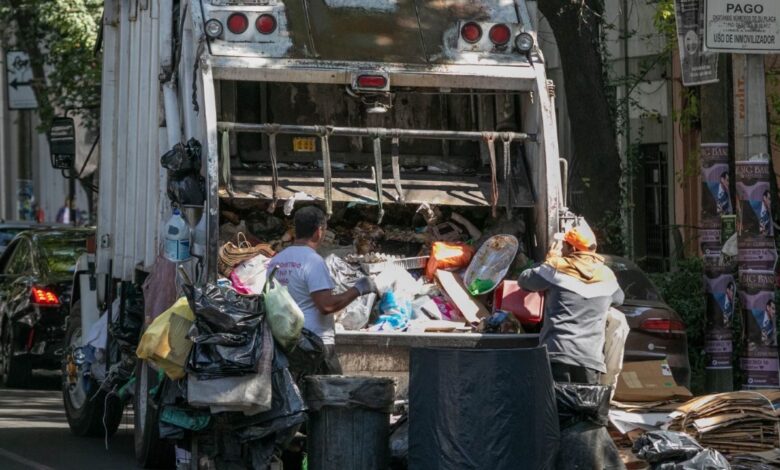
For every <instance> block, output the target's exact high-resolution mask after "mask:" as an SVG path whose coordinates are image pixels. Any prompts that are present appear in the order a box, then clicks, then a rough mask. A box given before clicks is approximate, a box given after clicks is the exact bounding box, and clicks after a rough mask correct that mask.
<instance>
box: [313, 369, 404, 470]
mask: <svg viewBox="0 0 780 470" xmlns="http://www.w3.org/2000/svg"><path fill="white" fill-rule="evenodd" d="M305 389H306V405H307V406H308V407H309V425H308V426H309V435H308V442H307V448H308V468H309V470H333V469H339V470H366V469H386V468H388V465H389V462H390V449H389V447H388V439H389V437H390V412H391V411H392V407H393V398H394V395H395V391H394V385H393V380H392V379H388V378H376V377H345V376H337V375H329V376H324V375H323V376H316V375H315V376H311V377H308V378H306V386H305Z"/></svg>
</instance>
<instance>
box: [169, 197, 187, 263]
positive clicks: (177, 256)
mask: <svg viewBox="0 0 780 470" xmlns="http://www.w3.org/2000/svg"><path fill="white" fill-rule="evenodd" d="M164 236H165V245H164V255H165V257H166V258H168V259H169V260H171V261H173V262H175V263H180V262H182V261H187V260H188V259H190V227H189V225H187V221H185V220H184V217H182V216H181V211H179V209H174V210H173V215H172V216H171V218H170V219H168V222H167V223H166V224H165V229H164Z"/></svg>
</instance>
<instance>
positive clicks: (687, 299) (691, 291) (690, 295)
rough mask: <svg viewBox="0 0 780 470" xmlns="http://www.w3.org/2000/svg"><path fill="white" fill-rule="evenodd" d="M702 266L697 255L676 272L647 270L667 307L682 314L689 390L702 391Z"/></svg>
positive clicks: (703, 324)
mask: <svg viewBox="0 0 780 470" xmlns="http://www.w3.org/2000/svg"><path fill="white" fill-rule="evenodd" d="M703 275H704V265H703V263H702V260H701V259H699V258H691V259H685V260H682V261H680V262H679V263H678V264H677V269H676V270H675V271H671V272H666V273H656V274H654V273H649V276H650V277H651V279H652V280H653V282H654V283H655V284H656V286H658V289H659V290H660V291H661V295H662V296H663V298H664V300H665V301H666V303H667V304H669V306H670V307H672V308H673V309H674V310H675V311H676V312H677V313H678V314H679V315H680V317H682V319H683V321H684V322H685V325H686V332H687V334H688V359H689V360H690V362H691V391H692V392H693V394H694V395H697V394H701V393H703V392H704V365H705V364H704V359H705V358H704V329H705V326H706V321H707V305H706V301H705V297H704V283H703V282H702V276H703Z"/></svg>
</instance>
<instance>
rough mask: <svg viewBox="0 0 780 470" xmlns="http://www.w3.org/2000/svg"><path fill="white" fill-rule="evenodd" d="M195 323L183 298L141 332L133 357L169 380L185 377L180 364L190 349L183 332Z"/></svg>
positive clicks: (185, 333)
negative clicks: (146, 361)
mask: <svg viewBox="0 0 780 470" xmlns="http://www.w3.org/2000/svg"><path fill="white" fill-rule="evenodd" d="M194 321H195V315H193V313H192V310H190V305H189V303H188V302H187V298H186V297H182V298H180V299H179V300H177V301H176V303H174V304H173V305H172V306H171V307H170V308H169V309H168V310H166V311H164V312H163V313H161V314H160V316H158V317H157V318H155V319H154V321H153V322H152V324H151V325H149V328H147V329H146V331H144V334H143V336H141V341H140V342H139V343H138V349H136V351H135V354H136V356H138V357H139V358H141V359H146V360H148V361H150V362H152V363H154V364H156V365H157V367H159V368H160V369H162V370H163V371H164V372H165V375H167V376H168V377H170V378H171V379H174V380H175V379H181V378H182V377H184V376H185V372H184V364H185V363H186V362H187V356H189V354H190V349H192V341H190V340H189V339H188V338H187V332H188V331H189V330H190V327H191V326H192V323H193V322H194Z"/></svg>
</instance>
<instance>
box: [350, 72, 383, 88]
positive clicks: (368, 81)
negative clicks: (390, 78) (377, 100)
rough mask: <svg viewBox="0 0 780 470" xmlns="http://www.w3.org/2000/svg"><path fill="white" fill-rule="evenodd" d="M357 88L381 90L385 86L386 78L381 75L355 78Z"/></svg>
mask: <svg viewBox="0 0 780 470" xmlns="http://www.w3.org/2000/svg"><path fill="white" fill-rule="evenodd" d="M357 86H358V88H376V89H382V88H384V87H386V86H387V77H384V76H382V75H361V76H359V77H358V78H357Z"/></svg>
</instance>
